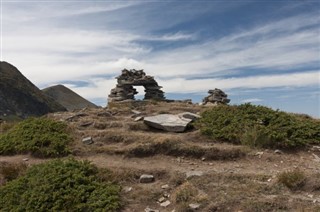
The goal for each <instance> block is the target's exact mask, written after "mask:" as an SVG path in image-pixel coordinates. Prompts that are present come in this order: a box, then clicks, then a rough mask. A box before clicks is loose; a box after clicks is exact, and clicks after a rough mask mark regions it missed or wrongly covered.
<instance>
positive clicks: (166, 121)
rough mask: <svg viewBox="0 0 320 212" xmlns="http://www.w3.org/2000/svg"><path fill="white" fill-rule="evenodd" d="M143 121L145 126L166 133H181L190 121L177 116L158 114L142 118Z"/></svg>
mask: <svg viewBox="0 0 320 212" xmlns="http://www.w3.org/2000/svg"><path fill="white" fill-rule="evenodd" d="M143 121H144V123H145V124H146V125H148V126H150V127H153V128H156V129H160V130H164V131H168V132H183V131H185V130H186V128H187V125H188V124H189V123H190V122H191V121H192V120H191V119H186V118H181V117H180V116H179V115H172V114H160V115H156V116H149V117H144V120H143Z"/></svg>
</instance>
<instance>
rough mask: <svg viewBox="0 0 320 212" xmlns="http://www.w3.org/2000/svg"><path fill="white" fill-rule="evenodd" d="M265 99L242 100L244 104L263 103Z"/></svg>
mask: <svg viewBox="0 0 320 212" xmlns="http://www.w3.org/2000/svg"><path fill="white" fill-rule="evenodd" d="M262 101H263V99H258V98H253V99H243V100H241V102H242V103H250V102H262Z"/></svg>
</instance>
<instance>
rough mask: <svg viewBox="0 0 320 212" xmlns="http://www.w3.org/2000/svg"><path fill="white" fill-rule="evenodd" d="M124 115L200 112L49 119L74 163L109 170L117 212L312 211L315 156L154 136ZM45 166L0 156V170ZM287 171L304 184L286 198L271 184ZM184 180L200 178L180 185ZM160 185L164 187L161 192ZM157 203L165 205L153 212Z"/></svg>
mask: <svg viewBox="0 0 320 212" xmlns="http://www.w3.org/2000/svg"><path fill="white" fill-rule="evenodd" d="M132 109H136V110H139V111H141V112H143V114H142V115H153V114H159V113H172V114H177V113H179V112H186V111H189V112H194V113H197V112H201V111H202V110H205V109H206V108H204V107H200V106H196V105H189V104H185V103H170V104H168V103H167V104H166V103H154V104H148V105H142V106H141V105H140V106H138V107H135V108H130V107H127V106H123V107H119V108H113V109H102V108H100V109H86V110H82V111H77V112H63V113H54V114H50V115H49V116H50V117H52V118H54V119H57V120H62V121H65V122H67V123H68V125H69V126H70V131H71V132H72V133H73V135H74V143H73V144H72V150H73V155H75V157H76V158H77V159H79V160H84V159H85V160H89V161H91V162H92V163H93V164H95V165H97V166H98V167H99V168H102V169H105V168H106V169H109V170H111V173H112V174H111V175H112V176H111V178H110V179H112V180H113V181H116V182H117V183H120V185H121V186H122V188H123V191H122V197H123V209H122V211H139V212H141V211H145V209H146V208H151V209H156V210H160V211H320V161H319V158H318V157H319V156H320V148H317V147H314V148H308V149H305V150H300V151H295V152H286V151H281V152H280V153H276V152H275V151H274V150H271V149H252V148H248V147H244V146H236V145H232V144H227V143H221V142H218V141H213V140H210V139H208V138H207V137H205V136H203V135H201V134H200V132H199V131H198V130H197V129H189V130H188V131H187V132H185V133H168V132H163V131H158V130H154V129H150V128H148V127H147V126H145V125H144V124H143V122H142V121H139V122H135V121H134V118H135V116H137V115H135V114H134V113H133V112H132ZM84 137H92V138H93V140H94V143H93V144H91V145H86V144H83V143H82V138H84ZM25 158H28V160H27V161H24V160H23V159H25ZM46 160H47V159H46ZM46 160H44V159H39V158H34V157H31V156H30V155H15V156H0V164H1V162H7V163H26V164H28V165H33V164H37V163H41V162H44V161H46ZM295 169H298V170H300V171H302V172H303V173H304V175H305V177H306V180H305V183H304V185H303V186H301V187H300V188H299V189H296V190H294V191H293V190H290V189H289V188H287V187H286V186H284V185H282V184H281V183H279V182H278V178H277V176H278V174H279V173H283V172H284V171H290V170H295ZM192 173H193V174H195V173H196V174H198V175H200V176H191V177H190V176H189V177H187V175H190V174H192ZM142 174H152V175H154V176H155V181H154V182H153V183H148V184H142V183H139V177H140V175H142ZM164 185H168V186H165V187H164V188H162V186H164ZM161 197H164V200H165V201H166V200H169V201H170V205H168V206H167V207H162V206H160V203H159V199H160V198H161ZM190 204H199V208H198V209H191V208H190V206H189V205H190Z"/></svg>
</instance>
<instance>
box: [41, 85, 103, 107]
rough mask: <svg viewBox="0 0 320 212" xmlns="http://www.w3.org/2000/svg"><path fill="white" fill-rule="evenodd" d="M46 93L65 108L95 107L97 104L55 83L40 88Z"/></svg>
mask: <svg viewBox="0 0 320 212" xmlns="http://www.w3.org/2000/svg"><path fill="white" fill-rule="evenodd" d="M42 91H43V92H44V93H45V94H46V95H48V96H49V97H51V98H52V99H54V100H55V101H56V102H58V103H59V104H61V105H62V106H64V107H65V108H67V110H69V111H72V110H77V109H82V108H85V107H88V108H97V107H98V106H97V105H95V104H93V103H92V102H89V101H88V100H86V99H85V98H83V97H82V96H80V95H78V94H77V93H75V92H74V91H72V90H70V89H69V88H67V87H65V86H63V85H55V86H52V87H48V88H45V89H43V90H42Z"/></svg>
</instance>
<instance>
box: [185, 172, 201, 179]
mask: <svg viewBox="0 0 320 212" xmlns="http://www.w3.org/2000/svg"><path fill="white" fill-rule="evenodd" d="M202 175H203V172H202V171H188V172H186V176H187V179H189V178H191V177H195V176H197V177H201V176H202Z"/></svg>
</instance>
